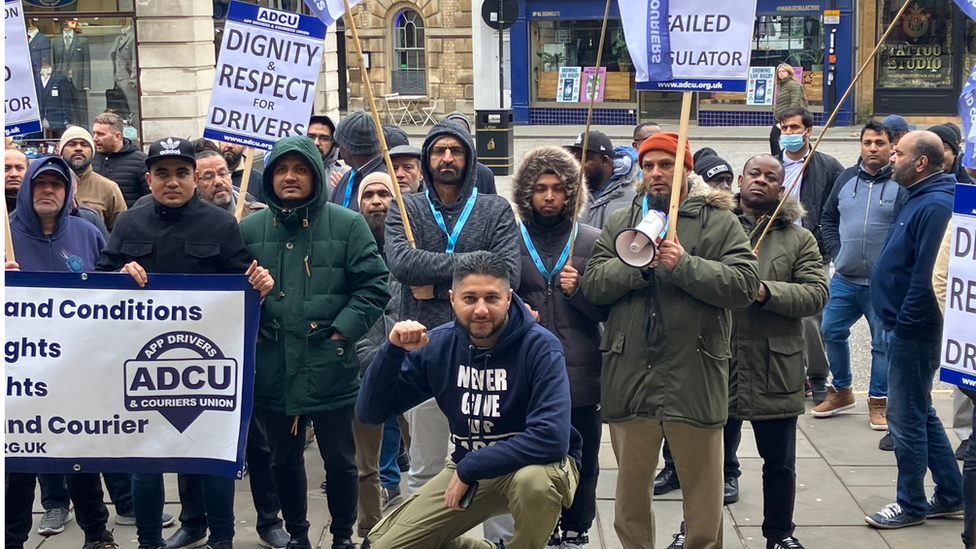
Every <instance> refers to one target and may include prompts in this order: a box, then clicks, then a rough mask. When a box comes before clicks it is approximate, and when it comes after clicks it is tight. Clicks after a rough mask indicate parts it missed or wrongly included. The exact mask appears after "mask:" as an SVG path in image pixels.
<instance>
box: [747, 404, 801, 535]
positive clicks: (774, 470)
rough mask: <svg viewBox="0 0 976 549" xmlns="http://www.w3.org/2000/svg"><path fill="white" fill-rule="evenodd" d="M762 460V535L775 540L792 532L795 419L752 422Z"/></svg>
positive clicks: (794, 488)
mask: <svg viewBox="0 0 976 549" xmlns="http://www.w3.org/2000/svg"><path fill="white" fill-rule="evenodd" d="M751 423H752V430H753V432H755V434H756V446H757V447H758V449H759V456H760V457H761V458H762V460H763V470H762V486H763V524H762V533H763V537H765V538H766V539H767V540H773V541H779V540H782V539H784V538H787V537H790V536H792V535H793V530H794V529H795V528H796V525H795V524H793V507H794V505H795V504H796V418H795V417H791V418H785V419H767V420H763V421H753V422H751Z"/></svg>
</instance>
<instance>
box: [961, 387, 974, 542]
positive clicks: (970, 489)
mask: <svg viewBox="0 0 976 549" xmlns="http://www.w3.org/2000/svg"><path fill="white" fill-rule="evenodd" d="M962 392H963V393H964V394H965V395H966V396H967V397H969V399H970V400H972V401H973V403H976V391H972V390H970V389H962ZM973 426H976V408H974V409H973ZM962 497H963V500H964V502H965V504H964V508H963V520H964V525H963V530H962V542H963V545H965V547H966V549H973V548H974V547H976V429H974V430H973V432H972V433H970V435H969V447H968V449H967V450H966V458H965V459H964V460H963V462H962Z"/></svg>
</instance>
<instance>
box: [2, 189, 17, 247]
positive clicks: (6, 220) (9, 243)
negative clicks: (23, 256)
mask: <svg viewBox="0 0 976 549" xmlns="http://www.w3.org/2000/svg"><path fill="white" fill-rule="evenodd" d="M3 229H4V232H3V244H4V248H3V251H4V254H5V255H6V261H17V258H16V257H14V237H13V235H11V234H10V212H8V211H7V201H6V200H4V201H3Z"/></svg>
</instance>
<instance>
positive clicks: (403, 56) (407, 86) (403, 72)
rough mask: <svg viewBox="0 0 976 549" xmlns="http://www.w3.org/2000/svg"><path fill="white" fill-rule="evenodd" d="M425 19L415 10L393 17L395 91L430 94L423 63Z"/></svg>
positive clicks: (405, 93)
mask: <svg viewBox="0 0 976 549" xmlns="http://www.w3.org/2000/svg"><path fill="white" fill-rule="evenodd" d="M424 44H425V42H424V20H423V19H421V18H420V14H419V13H417V12H415V11H413V10H403V11H401V12H400V13H398V14H397V16H396V17H395V18H394V19H393V85H392V90H393V93H400V94H403V95H426V94H427V71H426V67H425V63H424Z"/></svg>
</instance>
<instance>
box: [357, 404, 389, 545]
mask: <svg viewBox="0 0 976 549" xmlns="http://www.w3.org/2000/svg"><path fill="white" fill-rule="evenodd" d="M352 434H353V436H354V437H355V439H356V469H358V470H359V521H358V524H357V525H356V530H357V532H358V534H359V536H360V537H363V536H365V535H366V534H368V533H369V531H370V530H372V529H373V527H374V526H376V523H377V522H379V521H380V519H381V518H383V505H382V502H381V501H380V447H381V446H382V445H383V425H382V424H380V425H363V424H362V423H360V422H359V420H358V419H354V420H353V423H352Z"/></svg>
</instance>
